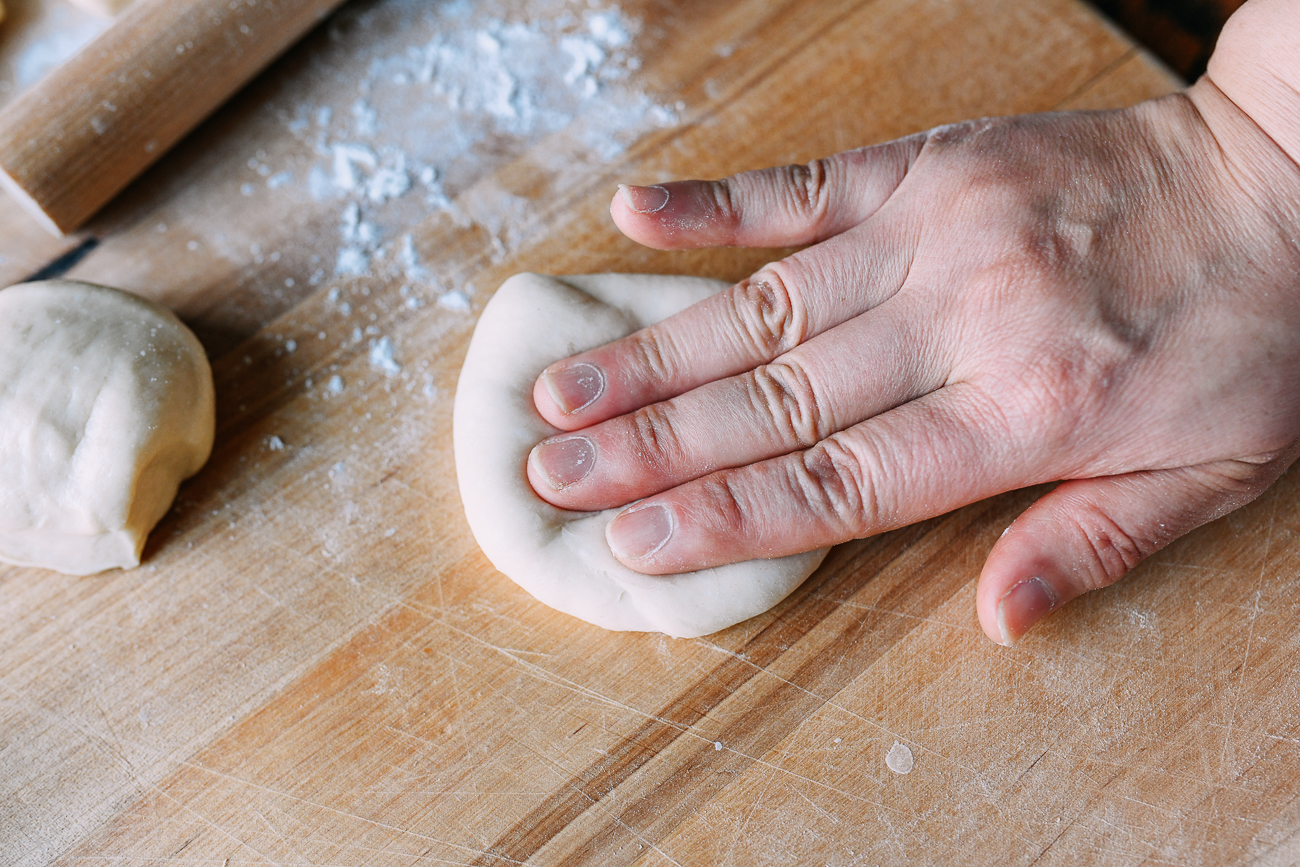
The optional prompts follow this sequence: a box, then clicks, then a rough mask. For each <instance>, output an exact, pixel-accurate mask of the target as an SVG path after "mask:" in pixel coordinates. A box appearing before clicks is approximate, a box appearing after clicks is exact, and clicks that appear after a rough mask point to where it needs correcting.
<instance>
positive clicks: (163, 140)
mask: <svg viewBox="0 0 1300 867" xmlns="http://www.w3.org/2000/svg"><path fill="white" fill-rule="evenodd" d="M340 2H341V0H137V2H135V3H134V4H132V6H131V7H130V8H129V9H128V10H127V11H126V12H125V13H124V14H123V15H122V16H121V17H120V18H119V19H118V20H117V21H115V22H114V23H113V24H112V25H111V26H110V27H109V28H108V29H107V30H105V31H104V32H103V33H101V34H100V35H99V36H98V37H97V38H96V39H95V40H94V41H93V42H91V43H90V44H89V45H87V46H86V47H85V48H83V49H82V50H81V51H80V52H79V53H78V54H77V55H76V56H75V57H73V58H72V59H71V60H69V61H68V62H67V63H65V64H64V65H63V66H61V67H59V68H58V69H56V70H55V71H54V72H52V73H51V74H50V75H48V76H47V77H46V78H45V79H44V80H43V81H41V82H40V83H39V84H37V85H36V86H35V87H33V88H32V89H31V90H29V91H28V92H26V93H24V94H23V95H22V96H21V97H19V98H18V99H16V100H15V101H14V102H12V103H10V105H9V106H7V107H6V108H5V109H4V111H3V112H0V186H3V187H4V188H5V190H6V191H7V192H8V193H9V194H10V195H12V196H13V197H14V198H16V199H17V200H18V201H19V202H21V203H22V204H23V206H24V207H25V208H26V209H27V210H28V211H30V212H31V213H32V214H33V215H34V216H35V217H36V218H37V219H38V220H40V221H41V222H42V224H44V225H45V226H46V227H48V228H49V229H50V230H51V231H53V232H55V233H56V234H59V235H62V234H66V233H68V232H71V231H73V230H75V229H77V228H78V227H79V226H81V224H82V223H84V222H85V221H86V220H88V219H89V218H90V217H91V215H93V214H94V213H95V212H96V211H98V210H99V209H100V208H102V207H103V206H104V205H105V204H106V203H107V202H108V201H109V200H110V199H112V198H113V197H114V196H115V195H117V194H118V193H119V192H121V190H122V188H124V187H125V186H126V185H127V184H129V183H130V182H131V181H132V180H134V179H135V178H136V177H137V176H138V175H139V174H140V173H141V172H143V171H144V170H145V169H147V168H148V167H149V166H150V165H152V164H153V162H154V161H155V160H157V159H158V158H159V157H161V156H162V155H163V154H164V153H166V152H167V150H168V149H169V148H171V147H172V145H174V144H176V142H177V141H179V140H180V139H181V138H182V137H183V136H184V135H185V134H186V133H188V132H189V131H190V130H192V129H193V128H194V127H195V126H197V125H198V124H199V123H200V122H201V121H202V120H203V119H204V118H206V117H207V116H208V115H209V114H211V113H212V112H213V111H214V110H216V108H217V107H218V106H220V105H221V104H222V103H223V102H225V101H226V99H227V98H229V97H230V96H231V95H232V94H233V93H235V92H236V91H237V90H239V89H240V88H241V87H243V86H244V84H245V83H247V82H248V81H249V79H251V78H252V77H253V76H254V75H256V74H257V73H258V72H260V71H261V70H262V69H263V68H265V67H266V66H267V64H269V63H270V62H271V61H272V60H274V59H275V58H276V57H278V56H279V55H280V54H281V53H282V52H283V51H284V50H285V49H286V48H288V47H289V46H290V45H292V44H293V43H294V42H296V41H297V40H298V39H299V38H301V37H302V36H303V34H305V33H306V32H307V31H308V30H310V29H311V28H312V27H314V26H315V25H316V24H317V23H319V22H320V21H321V19H323V18H324V17H325V16H326V15H328V14H329V13H330V12H331V11H332V10H333V9H334V8H335V7H336V6H338V5H339V3H340Z"/></svg>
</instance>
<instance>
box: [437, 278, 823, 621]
mask: <svg viewBox="0 0 1300 867" xmlns="http://www.w3.org/2000/svg"><path fill="white" fill-rule="evenodd" d="M726 285H727V284H725V283H721V282H719V281H716V280H702V279H698V278H693V277H656V276H649V275H640V274H635V275H634V274H597V275H589V276H582V277H562V278H556V277H542V276H539V275H536V274H519V275H517V276H515V277H511V278H510V279H509V280H507V281H506V282H505V283H504V284H503V285H502V286H501V288H500V289H499V290H497V294H496V295H495V296H494V297H493V298H492V300H491V302H489V304H488V305H487V307H486V308H485V309H484V310H483V315H482V317H481V318H480V319H479V322H478V327H477V328H476V330H475V331H474V337H473V340H471V342H470V346H469V352H468V354H467V356H466V358H465V367H464V368H463V369H462V371H461V375H460V383H459V385H458V386H457V389H456V405H455V418H454V423H453V439H454V445H455V450H456V473H457V475H458V476H459V478H460V496H461V501H462V502H463V503H464V506H465V516H466V517H467V518H468V519H469V525H470V528H471V529H472V530H473V531H474V537H475V538H476V539H477V540H478V543H479V546H480V547H482V549H483V553H484V554H486V555H487V557H488V559H489V560H491V561H492V564H493V565H494V566H496V567H497V568H498V569H500V570H501V571H502V572H504V573H505V574H506V575H507V576H509V577H510V578H511V579H513V580H514V581H515V583H516V584H518V585H519V586H521V587H523V588H524V589H525V590H527V591H528V592H529V593H531V594H533V596H535V597H537V598H538V599H539V600H541V601H542V602H544V603H546V604H547V605H549V606H551V607H552V608H556V609H559V610H560V611H563V612H565V613H566V614H572V615H573V616H575V617H579V618H581V619H583V620H586V621H587V622H589V623H594V624H596V625H597V626H603V627H604V628H606V629H615V630H633V631H641V632H651V631H658V632H665V633H667V634H669V635H672V636H676V637H678V638H692V637H695V636H698V635H707V634H708V633H710V632H717V631H718V630H719V629H725V628H726V627H728V626H731V625H732V624H734V623H739V622H740V621H742V620H746V619H748V618H750V617H753V616H755V615H757V614H761V613H762V612H764V611H766V610H767V609H769V608H771V607H772V606H773V605H775V604H776V603H778V602H780V601H781V600H782V599H784V598H785V596H786V595H787V594H789V593H790V591H792V590H794V589H795V588H796V587H798V586H799V584H800V583H802V582H803V580H804V579H805V578H807V577H808V576H809V575H810V574H812V571H813V570H814V569H816V568H817V565H818V564H819V563H821V561H822V558H823V557H825V556H826V551H825V550H821V551H814V552H811V553H808V554H800V555H797V556H793V557H785V558H782V559H779V560H752V561H750V562H748V563H737V564H735V565H732V566H723V567H719V568H715V569H705V570H702V571H700V572H688V573H685V574H681V575H665V576H654V575H641V574H639V573H637V572H633V571H632V570H631V569H628V568H627V567H625V566H623V565H622V564H621V563H619V562H618V561H617V560H615V559H614V556H613V554H611V553H610V550H609V546H608V545H607V544H606V542H605V525H606V524H608V523H609V521H610V520H611V519H612V518H613V517H614V515H615V514H617V512H618V510H616V509H611V510H609V511H605V512H569V511H565V510H562V509H557V508H555V507H554V506H551V505H550V504H548V503H546V502H545V501H543V500H542V499H540V498H539V497H538V496H537V495H536V494H535V493H533V489H532V487H531V486H530V485H529V484H528V476H527V473H526V469H525V467H526V462H527V459H528V453H529V451H531V449H532V447H533V446H534V445H536V444H537V442H538V441H539V440H541V439H543V438H545V437H548V436H551V435H553V434H555V433H558V431H557V430H556V429H555V428H553V427H551V426H550V425H549V424H547V423H546V422H545V421H544V420H543V419H542V417H541V416H540V415H538V413H537V410H536V408H535V407H534V406H533V397H532V393H533V382H534V381H535V380H536V379H537V376H538V374H540V373H541V372H542V370H543V369H544V368H545V367H546V366H547V365H548V364H550V363H552V362H554V361H558V360H559V359H561V358H565V357H566V356H569V355H573V354H574V353H576V352H581V351H583V350H586V349H590V348H593V347H596V346H599V345H601V344H603V343H608V342H609V341H611V340H615V339H617V338H619V337H622V336H624V335H626V334H630V333H632V332H633V331H635V330H637V329H638V328H641V327H644V326H646V325H649V324H651V323H653V322H657V321H659V320H660V319H663V318H665V317H666V316H670V315H671V314H673V313H676V312H677V311H679V310H682V309H683V308H685V307H688V306H690V305H691V304H693V303H695V302H696V301H699V300H701V299H703V298H706V297H708V296H709V295H712V294H713V293H715V292H717V291H719V290H720V289H723V288H725V287H726Z"/></svg>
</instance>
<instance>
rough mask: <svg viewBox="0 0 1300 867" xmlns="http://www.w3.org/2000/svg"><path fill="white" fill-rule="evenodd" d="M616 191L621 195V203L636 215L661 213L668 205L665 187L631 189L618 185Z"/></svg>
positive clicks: (625, 185)
mask: <svg viewBox="0 0 1300 867" xmlns="http://www.w3.org/2000/svg"><path fill="white" fill-rule="evenodd" d="M618 191H619V192H620V193H622V194H623V201H624V202H626V203H627V206H628V207H629V208H631V209H632V210H634V211H636V212H637V213H638V214H653V213H655V212H657V211H662V210H663V209H664V206H665V205H667V204H668V189H667V188H666V187H659V186H654V187H633V186H629V185H628V184H619V185H618Z"/></svg>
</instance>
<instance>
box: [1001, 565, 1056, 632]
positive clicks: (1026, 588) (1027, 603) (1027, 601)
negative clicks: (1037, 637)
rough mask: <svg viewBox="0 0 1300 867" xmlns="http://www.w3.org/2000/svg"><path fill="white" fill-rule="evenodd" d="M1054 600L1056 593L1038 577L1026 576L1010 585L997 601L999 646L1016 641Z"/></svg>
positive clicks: (1050, 606)
mask: <svg viewBox="0 0 1300 867" xmlns="http://www.w3.org/2000/svg"><path fill="white" fill-rule="evenodd" d="M1058 602H1059V600H1058V598H1057V595H1056V592H1055V591H1053V590H1052V588H1051V586H1050V585H1049V584H1048V583H1047V582H1046V581H1044V580H1043V579H1042V578H1027V579H1026V580H1024V581H1021V582H1020V583H1019V584H1014V585H1012V587H1011V589H1010V590H1008V591H1007V592H1006V593H1003V594H1002V599H1001V601H999V602H998V632H1000V633H1001V634H1002V644H1003V646H1004V647H1010V646H1011V645H1013V644H1015V643H1016V642H1017V641H1019V640H1020V639H1021V638H1022V637H1024V634H1025V633H1026V632H1028V631H1029V628H1030V627H1031V626H1033V625H1034V624H1035V623H1037V622H1038V621H1039V620H1041V619H1042V618H1043V616H1044V615H1046V614H1047V613H1048V612H1050V611H1051V610H1052V609H1053V608H1055V607H1056V606H1057V604H1058Z"/></svg>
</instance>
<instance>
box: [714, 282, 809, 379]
mask: <svg viewBox="0 0 1300 867" xmlns="http://www.w3.org/2000/svg"><path fill="white" fill-rule="evenodd" d="M731 297H732V304H733V314H734V316H735V318H736V321H737V323H738V326H739V328H740V331H741V333H742V334H743V335H744V337H745V339H746V340H747V341H748V342H749V343H750V348H751V350H753V351H754V352H756V353H757V354H758V355H759V356H760V357H763V358H775V357H776V356H778V355H780V354H781V353H783V352H787V351H789V350H790V349H793V348H794V347H795V346H798V345H799V344H800V343H801V342H802V341H803V338H804V334H803V332H804V327H805V326H804V323H805V315H804V313H803V311H802V310H801V309H800V307H799V306H798V303H797V301H796V295H795V293H794V292H792V291H791V289H790V286H789V283H788V280H787V279H786V278H783V277H782V276H781V274H780V271H779V269H778V268H775V267H773V268H767V269H765V270H764V271H761V272H759V273H758V274H756V275H754V276H753V277H751V278H749V279H748V280H746V281H744V282H743V283H741V284H740V285H739V286H737V287H736V290H735V291H734V292H733V293H732V296H731Z"/></svg>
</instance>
